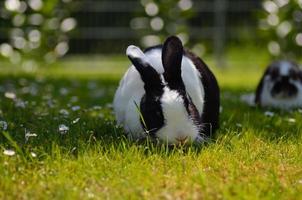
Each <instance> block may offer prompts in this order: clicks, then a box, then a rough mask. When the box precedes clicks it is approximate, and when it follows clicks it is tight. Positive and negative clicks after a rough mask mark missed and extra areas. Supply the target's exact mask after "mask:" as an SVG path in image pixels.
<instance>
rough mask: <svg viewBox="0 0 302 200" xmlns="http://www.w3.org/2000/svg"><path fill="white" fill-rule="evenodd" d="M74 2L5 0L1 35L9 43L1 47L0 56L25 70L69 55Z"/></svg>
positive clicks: (60, 0)
mask: <svg viewBox="0 0 302 200" xmlns="http://www.w3.org/2000/svg"><path fill="white" fill-rule="evenodd" d="M71 8H72V0H47V1H42V0H5V1H3V2H1V3H0V9H1V11H2V14H1V15H0V19H1V20H2V24H3V26H2V32H3V34H4V35H6V38H7V41H6V42H3V43H2V44H0V56H3V57H6V58H8V59H9V60H10V61H11V62H12V63H14V64H18V65H19V64H22V65H23V66H24V68H25V69H28V70H31V69H32V68H34V67H35V66H36V65H35V62H37V61H43V62H46V63H52V62H54V61H55V60H56V59H57V58H59V57H61V56H64V55H65V54H66V53H67V52H68V49H69V47H68V38H69V35H70V31H72V30H73V29H74V28H75V26H76V20H75V19H74V18H71V17H70V15H71V10H72V9H71Z"/></svg>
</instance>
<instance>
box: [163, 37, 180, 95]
mask: <svg viewBox="0 0 302 200" xmlns="http://www.w3.org/2000/svg"><path fill="white" fill-rule="evenodd" d="M182 56H183V46H182V43H181V41H180V39H179V38H178V37H176V36H170V37H168V39H167V40H166V41H165V43H164V45H163V49H162V63H163V66H164V69H165V72H164V78H165V80H166V82H167V83H168V85H169V86H170V87H171V89H176V88H178V86H179V83H181V82H182V79H181V61H182Z"/></svg>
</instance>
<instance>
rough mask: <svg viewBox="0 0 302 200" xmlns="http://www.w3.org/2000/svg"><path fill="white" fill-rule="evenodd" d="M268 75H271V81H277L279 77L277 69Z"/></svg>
mask: <svg viewBox="0 0 302 200" xmlns="http://www.w3.org/2000/svg"><path fill="white" fill-rule="evenodd" d="M270 75H271V79H273V80H275V79H277V78H278V76H279V70H278V69H277V68H273V69H272V71H271V73H270Z"/></svg>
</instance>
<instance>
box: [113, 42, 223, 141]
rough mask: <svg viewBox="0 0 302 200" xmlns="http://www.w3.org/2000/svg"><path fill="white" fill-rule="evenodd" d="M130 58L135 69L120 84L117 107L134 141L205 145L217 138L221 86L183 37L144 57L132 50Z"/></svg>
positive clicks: (118, 115) (114, 105)
mask: <svg viewBox="0 0 302 200" xmlns="http://www.w3.org/2000/svg"><path fill="white" fill-rule="evenodd" d="M126 54H127V56H128V58H129V60H130V61H131V62H132V66H131V67H130V68H129V69H128V71H127V72H126V73H125V75H124V76H123V78H122V80H121V81H120V84H119V86H118V89H117V91H116V94H115V96H114V101H113V107H114V113H115V115H116V120H117V123H118V124H119V125H122V126H123V127H124V129H125V131H126V132H127V133H128V136H129V138H131V139H134V140H140V139H144V138H146V137H147V136H150V137H151V138H156V139H157V140H159V141H162V142H165V143H168V144H182V143H187V142H188V143H189V142H198V143H201V142H204V141H206V140H207V139H208V138H209V137H210V136H211V134H212V133H214V131H215V130H216V129H217V128H218V125H219V124H218V121H219V107H220V93H219V86H218V83H217V81H216V78H215V76H214V75H213V73H212V72H211V71H210V70H209V68H208V67H207V65H206V64H205V63H204V62H203V61H202V60H201V59H200V58H198V57H197V56H195V55H194V54H193V53H191V52H189V51H187V50H184V48H183V45H182V42H181V41H180V39H179V38H178V37H176V36H170V37H168V38H167V39H166V41H165V42H164V44H163V45H158V46H153V47H150V48H147V49H146V50H145V51H144V52H143V51H142V50H141V49H140V48H139V47H136V46H133V45H130V46H129V47H128V48H127V51H126Z"/></svg>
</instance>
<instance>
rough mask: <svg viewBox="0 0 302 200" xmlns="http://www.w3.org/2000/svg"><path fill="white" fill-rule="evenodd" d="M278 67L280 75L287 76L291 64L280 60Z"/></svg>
mask: <svg viewBox="0 0 302 200" xmlns="http://www.w3.org/2000/svg"><path fill="white" fill-rule="evenodd" d="M278 67H279V72H280V75H281V76H288V75H289V71H290V69H291V67H292V66H291V63H289V62H287V61H281V62H280V65H279V66H278Z"/></svg>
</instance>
